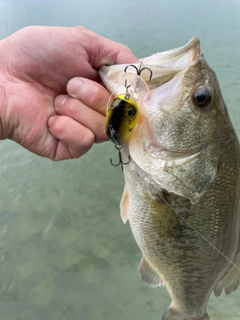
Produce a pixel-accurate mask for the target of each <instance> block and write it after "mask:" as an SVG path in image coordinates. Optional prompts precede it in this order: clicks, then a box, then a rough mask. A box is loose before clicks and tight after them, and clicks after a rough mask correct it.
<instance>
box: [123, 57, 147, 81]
mask: <svg viewBox="0 0 240 320" xmlns="http://www.w3.org/2000/svg"><path fill="white" fill-rule="evenodd" d="M141 65H142V62H140V66H139V69H138V68H137V67H136V66H135V65H134V64H129V65H128V66H126V68H125V69H124V72H127V69H128V68H129V67H133V68H134V69H135V70H136V71H137V75H138V76H140V75H141V73H142V72H143V70H148V71H149V72H150V76H149V82H150V81H151V79H152V75H153V73H152V70H151V69H150V68H148V67H144V68H141Z"/></svg>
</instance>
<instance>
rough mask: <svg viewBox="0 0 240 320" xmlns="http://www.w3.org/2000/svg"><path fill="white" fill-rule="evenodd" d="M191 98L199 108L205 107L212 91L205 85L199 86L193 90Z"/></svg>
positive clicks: (210, 98)
mask: <svg viewBox="0 0 240 320" xmlns="http://www.w3.org/2000/svg"><path fill="white" fill-rule="evenodd" d="M193 100H194V103H195V105H196V106H198V107H200V108H204V107H207V106H208V105H209V104H210V102H211V101H212V93H211V91H210V90H209V89H208V88H207V87H204V86H199V87H198V88H197V89H196V90H195V91H194V94H193Z"/></svg>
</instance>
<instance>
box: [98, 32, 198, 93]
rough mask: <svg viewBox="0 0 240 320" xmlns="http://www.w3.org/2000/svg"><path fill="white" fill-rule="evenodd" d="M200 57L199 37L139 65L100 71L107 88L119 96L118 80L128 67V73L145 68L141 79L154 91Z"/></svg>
mask: <svg viewBox="0 0 240 320" xmlns="http://www.w3.org/2000/svg"><path fill="white" fill-rule="evenodd" d="M200 55H201V53H200V41H199V39H198V38H197V37H194V38H192V39H191V40H190V41H189V42H188V43H187V44H186V45H184V46H182V47H179V48H176V49H172V50H168V51H164V52H161V53H156V54H153V55H151V56H150V57H146V58H142V59H139V63H134V64H131V65H129V64H119V65H114V66H103V67H101V68H100V70H99V75H100V78H101V80H102V82H103V84H104V85H105V86H106V88H107V89H108V90H109V91H110V92H112V93H113V94H114V95H117V94H118V78H119V75H120V74H121V73H123V72H124V70H125V69H126V67H127V71H128V72H136V69H138V70H140V69H143V68H145V70H144V71H143V72H141V78H143V80H144V81H145V82H146V83H147V85H148V87H149V89H150V90H152V89H154V88H156V87H159V86H160V85H162V84H163V83H165V82H167V81H169V80H171V79H172V78H173V77H174V76H175V75H176V74H177V73H178V72H179V71H181V70H183V69H185V68H188V67H189V66H190V65H192V64H193V63H194V62H195V61H197V60H198V58H199V56H200ZM148 69H150V70H151V72H152V77H151V79H149V71H148Z"/></svg>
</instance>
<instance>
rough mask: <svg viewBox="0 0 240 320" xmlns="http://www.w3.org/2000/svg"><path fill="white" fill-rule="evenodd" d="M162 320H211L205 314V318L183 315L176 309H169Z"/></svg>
mask: <svg viewBox="0 0 240 320" xmlns="http://www.w3.org/2000/svg"><path fill="white" fill-rule="evenodd" d="M162 320H210V318H209V315H208V314H207V313H205V314H204V315H203V316H199V317H196V316H191V315H189V314H182V313H179V312H177V310H176V309H173V308H171V307H169V308H168V309H167V311H166V312H165V313H164V315H163V317H162Z"/></svg>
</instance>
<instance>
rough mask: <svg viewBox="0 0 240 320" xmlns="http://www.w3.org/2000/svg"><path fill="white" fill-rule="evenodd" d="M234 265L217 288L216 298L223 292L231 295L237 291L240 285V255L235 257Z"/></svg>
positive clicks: (215, 291)
mask: <svg viewBox="0 0 240 320" xmlns="http://www.w3.org/2000/svg"><path fill="white" fill-rule="evenodd" d="M233 263H234V264H233V265H232V266H231V268H230V270H229V271H228V273H227V274H226V275H225V276H224V277H223V278H222V279H221V280H220V281H219V282H218V283H217V285H216V286H215V288H214V294H215V296H217V297H219V296H220V295H221V293H222V291H223V290H225V293H226V294H229V293H231V292H233V291H235V290H236V289H237V287H238V285H239V284H240V253H238V255H237V256H236V257H235V259H234V261H233Z"/></svg>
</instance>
